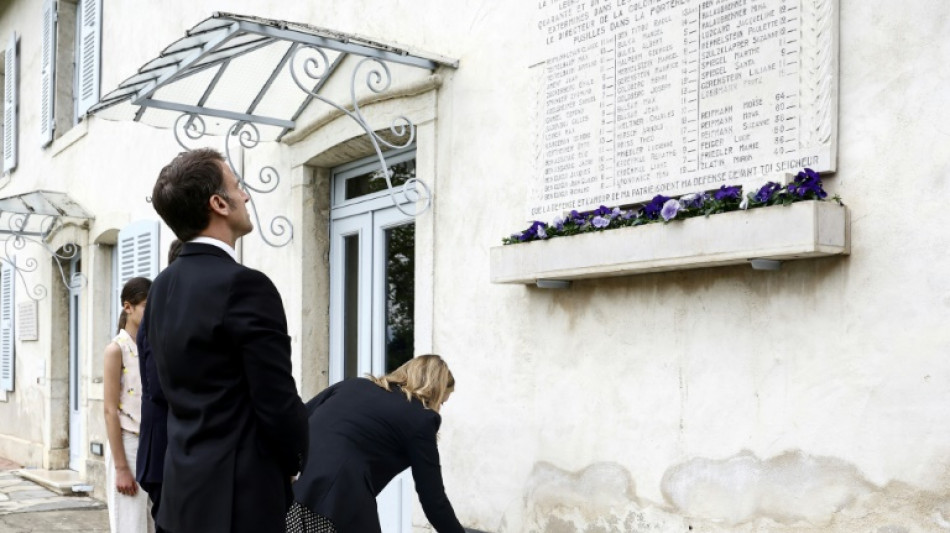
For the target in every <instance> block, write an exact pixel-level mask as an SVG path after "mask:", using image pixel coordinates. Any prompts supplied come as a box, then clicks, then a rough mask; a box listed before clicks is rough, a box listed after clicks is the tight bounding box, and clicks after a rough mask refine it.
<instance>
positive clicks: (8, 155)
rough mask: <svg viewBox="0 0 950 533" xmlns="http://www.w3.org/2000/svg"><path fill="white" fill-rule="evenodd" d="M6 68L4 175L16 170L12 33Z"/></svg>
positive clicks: (14, 41)
mask: <svg viewBox="0 0 950 533" xmlns="http://www.w3.org/2000/svg"><path fill="white" fill-rule="evenodd" d="M4 58H5V62H6V66H5V67H4V73H3V171H4V172H5V173H9V172H13V169H15V168H16V145H17V126H16V124H17V105H18V104H19V97H18V96H17V87H18V85H19V83H18V82H17V73H18V68H19V67H18V65H17V64H18V63H19V61H17V59H18V58H17V35H16V32H13V35H11V36H10V44H8V45H7V51H6V53H5V56H4Z"/></svg>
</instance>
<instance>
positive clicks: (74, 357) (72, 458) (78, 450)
mask: <svg viewBox="0 0 950 533" xmlns="http://www.w3.org/2000/svg"><path fill="white" fill-rule="evenodd" d="M80 270H81V266H80V262H79V254H76V257H74V258H73V259H72V261H70V263H69V279H70V280H72V279H74V276H76V275H78V274H79V272H80ZM79 294H80V293H79V290H78V289H72V288H70V289H69V296H68V298H69V302H68V307H69V469H70V470H76V471H79V470H82V468H81V466H82V465H81V462H82V451H83V446H82V443H83V440H82V408H81V403H80V401H79Z"/></svg>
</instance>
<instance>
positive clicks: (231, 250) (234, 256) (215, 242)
mask: <svg viewBox="0 0 950 533" xmlns="http://www.w3.org/2000/svg"><path fill="white" fill-rule="evenodd" d="M188 242H197V243H200V244H210V245H211V246H217V247H218V248H221V249H222V250H224V251H225V252H227V253H228V255H230V256H231V259H234V262H235V263H240V261H238V258H237V252H236V251H234V248H231V245H229V244H228V243H226V242H224V241H219V240H218V239H215V238H212V237H204V236H202V237H195V238H194V239H191V240H190V241H188Z"/></svg>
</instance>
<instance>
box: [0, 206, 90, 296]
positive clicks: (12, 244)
mask: <svg viewBox="0 0 950 533" xmlns="http://www.w3.org/2000/svg"><path fill="white" fill-rule="evenodd" d="M92 219H93V216H92V215H90V214H89V213H88V212H87V211H86V210H85V209H83V208H82V206H80V205H79V204H77V203H76V202H75V201H74V200H73V199H72V198H70V197H69V195H67V194H66V193H61V192H54V191H31V192H28V193H24V194H18V195H16V196H8V197H6V198H0V244H2V246H0V264H3V265H4V266H5V267H7V268H10V269H11V270H12V272H13V273H14V275H15V276H16V278H17V279H19V280H20V282H21V283H22V284H23V287H24V288H25V289H26V293H25V294H26V295H27V297H29V298H30V299H31V300H34V301H38V300H42V299H43V298H45V297H46V295H47V294H48V293H49V290H48V289H47V286H46V285H45V284H44V283H35V284H32V285H31V284H30V282H28V281H27V277H26V275H28V274H32V273H36V272H37V270H38V267H39V262H37V261H36V259H34V258H32V257H26V258H22V257H21V258H20V260H19V261H18V260H17V255H18V254H19V253H20V252H21V251H22V250H23V249H24V248H25V247H26V246H27V244H32V245H35V246H37V247H39V248H42V249H43V250H45V251H46V255H48V256H49V257H50V258H52V260H53V264H54V265H55V266H56V267H57V269H58V270H59V276H60V279H62V281H63V286H65V287H66V288H67V289H69V290H80V289H81V288H82V287H83V286H84V285H85V283H86V278H85V276H84V275H83V274H82V273H81V272H76V273H74V274H71V275H69V276H67V273H66V272H67V271H66V270H64V268H63V265H64V264H67V265H68V263H69V262H70V261H72V260H74V259H77V258H78V257H79V255H78V254H79V246H77V245H76V243H74V242H69V243H66V244H65V245H63V246H61V247H60V248H59V249H57V250H54V249H52V248H50V247H49V245H48V244H47V242H48V240H50V239H51V238H52V235H53V234H54V233H55V232H56V231H58V230H59V229H60V228H62V227H63V226H65V225H66V224H78V225H83V224H86V223H87V222H88V221H89V220H92Z"/></svg>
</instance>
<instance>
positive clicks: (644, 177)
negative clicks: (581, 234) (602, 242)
mask: <svg viewBox="0 0 950 533" xmlns="http://www.w3.org/2000/svg"><path fill="white" fill-rule="evenodd" d="M535 1H536V2H537V3H538V9H537V13H538V20H537V26H536V31H537V33H538V36H539V38H540V39H541V40H542V42H543V45H542V46H541V47H540V49H541V50H542V51H543V52H542V53H543V57H542V60H543V61H542V62H541V63H540V64H539V67H540V68H542V69H543V74H541V76H540V77H541V80H542V81H541V86H540V88H539V91H538V102H537V106H538V111H537V113H538V114H537V117H538V120H537V127H538V131H537V137H536V138H537V143H538V144H537V147H536V148H537V150H536V154H537V158H538V159H537V162H536V165H535V169H536V174H535V177H534V180H533V182H532V187H531V192H530V201H529V216H530V218H539V217H541V216H542V215H552V214H557V213H561V212H564V211H569V210H571V209H578V210H584V209H591V208H596V207H597V206H599V205H608V206H617V205H625V204H631V203H636V202H642V201H646V200H649V199H650V198H652V197H653V196H655V195H657V194H663V195H667V196H675V195H679V194H686V193H692V192H699V191H703V190H712V189H718V188H719V187H720V186H721V185H758V184H761V183H764V182H766V181H768V180H769V179H774V180H776V181H778V180H781V179H782V178H783V177H784V175H785V174H786V173H795V172H797V171H798V170H800V169H801V168H803V167H810V168H812V169H814V170H817V171H819V172H827V171H833V170H834V169H835V159H836V136H837V90H838V88H837V86H838V82H837V77H838V73H837V68H838V65H837V48H838V46H837V38H838V37H837V33H838V29H837V13H838V6H837V0H535Z"/></svg>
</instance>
